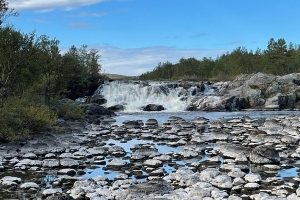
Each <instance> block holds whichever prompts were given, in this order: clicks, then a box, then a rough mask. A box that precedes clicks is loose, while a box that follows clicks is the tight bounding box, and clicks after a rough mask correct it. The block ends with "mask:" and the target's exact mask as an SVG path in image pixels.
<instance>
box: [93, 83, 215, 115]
mask: <svg viewBox="0 0 300 200" xmlns="http://www.w3.org/2000/svg"><path fill="white" fill-rule="evenodd" d="M97 93H98V94H101V95H103V97H104V98H105V99H106V100H107V103H106V105H105V106H106V107H110V106H115V105H122V106H124V107H125V110H124V112H140V111H141V110H142V109H143V107H145V106H146V105H148V104H157V105H162V106H163V107H164V109H165V111H167V112H178V111H185V110H186V109H187V108H188V107H189V106H190V105H191V100H192V99H193V98H194V97H195V96H201V95H205V94H206V93H208V94H212V93H213V89H211V88H209V87H208V86H207V85H201V86H200V85H199V84H190V85H188V86H185V85H180V83H175V82H174V83H171V82H152V81H151V82H144V81H113V82H107V83H105V84H103V85H102V86H101V87H99V89H98V91H97Z"/></svg>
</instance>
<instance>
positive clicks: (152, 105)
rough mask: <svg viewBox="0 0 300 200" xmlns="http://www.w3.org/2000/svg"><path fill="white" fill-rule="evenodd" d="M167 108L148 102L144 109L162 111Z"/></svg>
mask: <svg viewBox="0 0 300 200" xmlns="http://www.w3.org/2000/svg"><path fill="white" fill-rule="evenodd" d="M164 109H165V108H164V107H163V106H162V105H157V104H148V105H147V106H145V107H144V108H143V111H162V110H164Z"/></svg>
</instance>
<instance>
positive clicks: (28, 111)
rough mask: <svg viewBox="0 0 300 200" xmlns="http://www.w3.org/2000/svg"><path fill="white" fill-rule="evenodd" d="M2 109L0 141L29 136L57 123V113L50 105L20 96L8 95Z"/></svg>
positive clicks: (0, 114) (0, 113)
mask: <svg viewBox="0 0 300 200" xmlns="http://www.w3.org/2000/svg"><path fill="white" fill-rule="evenodd" d="M2 103H3V105H2V108H1V109H0V111H1V112H0V141H9V140H16V139H21V138H27V137H29V136H30V134H31V133H33V132H35V131H38V130H41V129H43V128H46V127H50V126H52V125H54V124H55V122H56V119H57V116H56V113H55V112H54V111H52V110H50V109H49V107H48V106H45V105H42V104H39V103H35V102H33V101H30V100H28V99H26V98H20V97H19V96H11V97H7V98H5V99H4V100H3V102H2Z"/></svg>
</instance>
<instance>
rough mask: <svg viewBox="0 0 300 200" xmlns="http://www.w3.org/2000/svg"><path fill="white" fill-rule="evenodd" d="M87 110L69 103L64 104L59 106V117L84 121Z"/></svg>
mask: <svg viewBox="0 0 300 200" xmlns="http://www.w3.org/2000/svg"><path fill="white" fill-rule="evenodd" d="M84 112H85V108H84V107H81V106H77V105H74V104H72V103H71V102H67V103H64V104H60V105H58V108H57V115H58V117H60V118H64V119H66V120H68V119H71V120H72V119H73V120H74V119H83V118H84Z"/></svg>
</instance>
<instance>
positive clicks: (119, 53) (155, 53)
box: [90, 44, 228, 76]
mask: <svg viewBox="0 0 300 200" xmlns="http://www.w3.org/2000/svg"><path fill="white" fill-rule="evenodd" d="M90 48H95V49H98V51H99V54H100V55H101V64H102V72H105V73H111V74H121V75H127V76H138V75H140V74H142V73H144V72H147V71H151V70H153V69H154V68H155V67H156V66H157V64H158V63H159V62H166V61H169V62H171V63H177V62H178V61H179V59H180V58H190V57H194V58H196V59H201V58H203V57H212V58H214V57H216V56H218V55H222V54H223V53H226V52H227V51H228V49H215V50H205V49H178V48H175V47H165V46H156V47H146V48H128V49H125V48H119V47H115V46H110V45H108V44H106V45H101V46H90Z"/></svg>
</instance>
